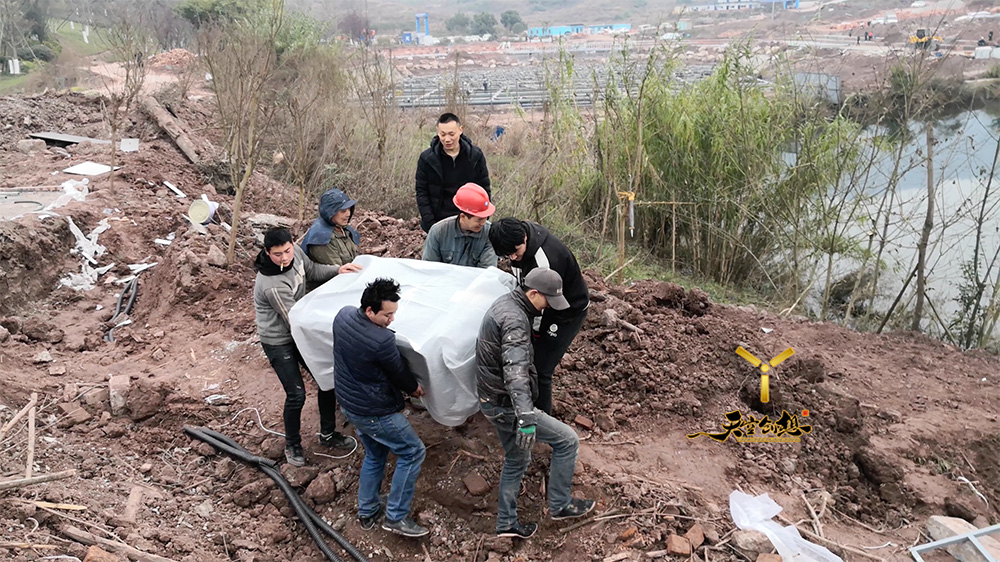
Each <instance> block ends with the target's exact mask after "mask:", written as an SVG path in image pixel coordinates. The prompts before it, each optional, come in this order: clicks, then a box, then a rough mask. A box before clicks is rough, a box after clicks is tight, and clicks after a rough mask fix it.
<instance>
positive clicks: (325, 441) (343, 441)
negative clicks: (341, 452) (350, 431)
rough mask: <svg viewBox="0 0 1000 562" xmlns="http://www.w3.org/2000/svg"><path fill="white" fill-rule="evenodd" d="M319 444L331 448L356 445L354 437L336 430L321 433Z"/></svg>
mask: <svg viewBox="0 0 1000 562" xmlns="http://www.w3.org/2000/svg"><path fill="white" fill-rule="evenodd" d="M319 444H320V445H322V446H324V447H330V448H331V449H350V448H351V447H353V446H354V439H353V438H351V437H348V436H346V435H344V434H343V433H338V432H336V431H334V432H333V433H327V434H323V433H320V434H319Z"/></svg>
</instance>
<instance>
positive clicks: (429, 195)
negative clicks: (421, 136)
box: [416, 113, 491, 232]
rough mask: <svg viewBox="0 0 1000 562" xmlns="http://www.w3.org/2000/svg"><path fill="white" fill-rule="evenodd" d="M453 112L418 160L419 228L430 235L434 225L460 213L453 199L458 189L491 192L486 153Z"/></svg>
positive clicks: (441, 120) (440, 123) (442, 120)
mask: <svg viewBox="0 0 1000 562" xmlns="http://www.w3.org/2000/svg"><path fill="white" fill-rule="evenodd" d="M462 131H463V129H462V123H461V121H459V119H458V116H457V115H455V114H454V113H445V114H444V115H442V116H441V117H440V118H438V122H437V136H435V137H434V138H433V139H432V140H431V146H430V148H428V149H427V150H425V151H423V152H422V153H421V154H420V158H419V159H418V160H417V175H416V196H417V208H418V209H419V210H420V228H422V229H423V230H424V232H427V231H429V230H430V229H431V227H432V226H434V223H436V222H438V221H440V220H441V219H446V218H448V217H453V216H455V215H457V214H458V213H459V210H458V207H456V206H455V203H454V202H453V201H452V199H453V198H454V197H455V194H456V193H457V192H458V188H459V187H462V186H463V185H465V184H467V183H474V184H476V185H478V186H480V187H482V188H483V189H485V190H486V193H491V192H490V172H489V170H488V169H487V167H486V157H485V156H483V151H482V150H480V149H479V147H477V146H476V145H474V144H472V141H470V140H469V137H467V136H465V135H464V134H463V133H462Z"/></svg>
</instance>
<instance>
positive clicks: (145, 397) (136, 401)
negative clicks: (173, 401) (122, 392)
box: [128, 383, 164, 421]
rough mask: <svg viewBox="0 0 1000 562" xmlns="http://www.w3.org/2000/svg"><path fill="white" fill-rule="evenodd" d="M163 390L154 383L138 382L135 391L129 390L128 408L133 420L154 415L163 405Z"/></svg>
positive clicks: (140, 419)
mask: <svg viewBox="0 0 1000 562" xmlns="http://www.w3.org/2000/svg"><path fill="white" fill-rule="evenodd" d="M163 397H164V396H163V390H162V389H161V388H160V387H157V386H153V385H152V384H149V383H145V384H137V385H136V388H135V391H133V392H129V398H128V410H129V417H130V418H131V419H132V421H142V420H144V419H147V418H150V417H152V416H153V415H154V414H156V413H157V412H159V411H160V409H161V407H162V406H163Z"/></svg>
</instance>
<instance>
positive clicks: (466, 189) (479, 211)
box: [452, 183, 497, 218]
mask: <svg viewBox="0 0 1000 562" xmlns="http://www.w3.org/2000/svg"><path fill="white" fill-rule="evenodd" d="M452 201H453V202H454V203H455V206H456V207H458V210H459V211H462V212H463V213H465V214H467V215H472V216H474V217H480V218H486V217H488V216H490V215H492V214H493V213H494V212H495V211H496V210H497V208H496V207H495V206H493V203H490V194H489V193H486V190H485V189H483V188H482V187H480V186H478V185H476V184H474V183H467V184H465V185H463V186H462V187H460V188H458V192H457V193H455V197H453V198H452Z"/></svg>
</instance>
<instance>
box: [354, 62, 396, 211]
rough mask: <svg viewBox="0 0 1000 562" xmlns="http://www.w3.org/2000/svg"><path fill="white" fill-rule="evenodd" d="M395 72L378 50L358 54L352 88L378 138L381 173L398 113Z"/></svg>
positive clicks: (376, 139) (377, 146)
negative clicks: (387, 145)
mask: <svg viewBox="0 0 1000 562" xmlns="http://www.w3.org/2000/svg"><path fill="white" fill-rule="evenodd" d="M392 72H393V70H392V61H391V60H388V59H386V58H384V57H383V56H382V53H381V52H379V50H378V49H377V48H376V47H375V46H373V45H364V46H361V47H360V48H359V49H358V50H357V61H356V64H355V66H354V71H353V79H352V80H351V84H352V85H353V86H354V91H355V95H356V96H357V98H358V102H359V105H360V109H361V112H362V113H363V115H364V117H365V121H367V122H368V125H369V127H370V128H371V130H372V133H374V135H375V141H376V151H377V153H378V167H379V169H381V167H382V162H383V160H384V158H385V151H386V144H387V143H388V137H389V124H390V122H391V121H392V118H393V116H394V111H395V100H394V99H393V95H394V93H395V82H394V80H393V74H392ZM385 189H388V188H387V187H386V188H385ZM382 195H383V196H384V195H385V193H383V194H382Z"/></svg>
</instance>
